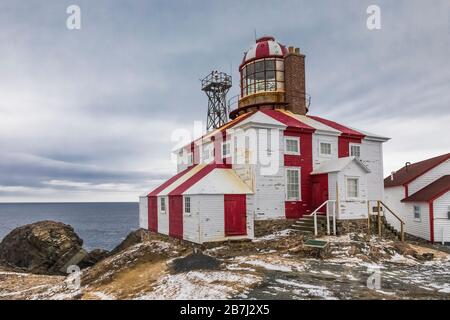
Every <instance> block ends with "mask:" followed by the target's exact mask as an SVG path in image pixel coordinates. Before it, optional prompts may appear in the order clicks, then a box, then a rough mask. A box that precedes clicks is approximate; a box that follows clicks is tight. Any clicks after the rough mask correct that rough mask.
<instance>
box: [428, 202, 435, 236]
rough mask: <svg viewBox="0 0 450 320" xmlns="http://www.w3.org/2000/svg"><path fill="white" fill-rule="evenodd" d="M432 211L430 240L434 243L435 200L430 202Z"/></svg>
mask: <svg viewBox="0 0 450 320" xmlns="http://www.w3.org/2000/svg"><path fill="white" fill-rule="evenodd" d="M428 205H429V211H430V212H429V213H430V242H431V243H434V206H433V201H430V202H429V203H428Z"/></svg>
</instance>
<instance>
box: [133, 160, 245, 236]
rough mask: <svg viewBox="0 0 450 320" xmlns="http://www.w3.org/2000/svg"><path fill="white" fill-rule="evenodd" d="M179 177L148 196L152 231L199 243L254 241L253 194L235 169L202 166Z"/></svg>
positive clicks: (192, 168)
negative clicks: (233, 240) (232, 240)
mask: <svg viewBox="0 0 450 320" xmlns="http://www.w3.org/2000/svg"><path fill="white" fill-rule="evenodd" d="M175 177H176V178H175V179H171V180H172V181H170V180H169V181H168V182H166V183H165V184H163V185H162V187H159V188H157V189H155V190H154V191H153V192H151V193H150V194H148V195H147V203H148V204H147V207H148V222H149V229H150V230H152V231H155V232H159V233H162V234H166V235H169V236H171V237H175V238H178V239H184V240H188V241H191V242H195V243H204V242H212V241H224V240H228V239H247V238H248V239H253V235H254V232H253V192H252V190H251V188H250V187H249V186H248V185H247V184H245V183H244V182H243V181H242V180H241V179H240V178H239V177H238V175H237V174H236V173H235V172H234V170H232V169H230V168H228V167H227V166H226V165H215V164H208V165H205V164H200V165H196V166H193V167H191V168H188V169H186V170H185V171H183V172H182V174H179V175H177V176H175ZM142 202H144V201H142ZM141 205H142V206H143V205H144V204H141ZM141 220H145V219H144V218H142V219H141Z"/></svg>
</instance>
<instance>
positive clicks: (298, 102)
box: [284, 47, 308, 115]
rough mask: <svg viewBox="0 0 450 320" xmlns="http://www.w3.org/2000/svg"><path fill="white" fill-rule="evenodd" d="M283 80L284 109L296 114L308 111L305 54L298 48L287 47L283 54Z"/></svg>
mask: <svg viewBox="0 0 450 320" xmlns="http://www.w3.org/2000/svg"><path fill="white" fill-rule="evenodd" d="M284 81H285V91H286V94H285V99H286V103H287V107H286V110H289V111H291V112H293V113H296V114H302V115H305V114H306V113H307V112H308V107H307V105H306V85H305V55H303V54H301V53H300V49H299V48H294V47H289V48H288V52H287V53H286V55H285V56H284Z"/></svg>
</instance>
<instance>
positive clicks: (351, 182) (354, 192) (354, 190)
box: [347, 177, 359, 199]
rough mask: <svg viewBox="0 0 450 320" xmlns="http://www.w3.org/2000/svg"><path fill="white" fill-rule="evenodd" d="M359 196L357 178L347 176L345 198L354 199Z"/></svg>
mask: <svg viewBox="0 0 450 320" xmlns="http://www.w3.org/2000/svg"><path fill="white" fill-rule="evenodd" d="M358 197H359V179H358V178H354V177H349V178H347V198H348V199H356V198H358Z"/></svg>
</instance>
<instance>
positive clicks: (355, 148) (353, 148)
mask: <svg viewBox="0 0 450 320" xmlns="http://www.w3.org/2000/svg"><path fill="white" fill-rule="evenodd" d="M350 156H351V157H356V158H360V157H361V145H359V144H350Z"/></svg>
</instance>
